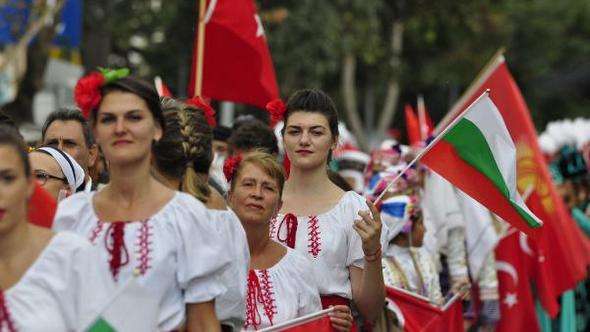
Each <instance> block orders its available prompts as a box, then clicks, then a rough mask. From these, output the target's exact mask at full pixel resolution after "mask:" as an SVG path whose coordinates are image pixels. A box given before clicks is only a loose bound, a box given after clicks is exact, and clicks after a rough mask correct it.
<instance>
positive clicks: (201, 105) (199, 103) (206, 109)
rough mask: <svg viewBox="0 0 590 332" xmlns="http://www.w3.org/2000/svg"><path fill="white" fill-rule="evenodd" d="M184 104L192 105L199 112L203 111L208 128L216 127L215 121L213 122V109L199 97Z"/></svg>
mask: <svg viewBox="0 0 590 332" xmlns="http://www.w3.org/2000/svg"><path fill="white" fill-rule="evenodd" d="M186 103H187V104H189V105H193V106H195V107H197V108H198V109H200V110H201V111H203V113H204V114H205V118H206V119H207V123H208V124H209V126H211V127H215V126H217V121H215V110H214V109H213V107H211V105H209V104H207V103H206V102H205V101H204V100H203V99H202V98H201V97H194V98H190V99H187V100H186Z"/></svg>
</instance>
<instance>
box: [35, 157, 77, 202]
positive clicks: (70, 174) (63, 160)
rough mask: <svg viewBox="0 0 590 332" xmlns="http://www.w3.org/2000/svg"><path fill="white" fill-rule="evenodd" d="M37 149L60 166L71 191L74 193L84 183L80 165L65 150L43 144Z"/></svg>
mask: <svg viewBox="0 0 590 332" xmlns="http://www.w3.org/2000/svg"><path fill="white" fill-rule="evenodd" d="M37 151H43V152H45V153H47V154H49V155H50V156H52V157H53V159H55V161H56V162H57V164H58V165H59V167H60V168H61V171H62V172H63V173H64V176H65V177H66V180H67V181H68V185H69V186H70V189H71V190H72V193H75V192H76V190H77V189H78V188H79V187H80V186H81V185H82V184H83V183H84V178H85V177H86V174H85V173H84V170H83V169H82V166H80V164H78V163H77V162H76V160H75V159H74V158H72V156H70V155H69V154H67V153H66V152H63V151H61V150H59V149H56V148H54V147H50V146H44V147H42V148H39V149H37Z"/></svg>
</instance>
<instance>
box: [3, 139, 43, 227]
mask: <svg viewBox="0 0 590 332" xmlns="http://www.w3.org/2000/svg"><path fill="white" fill-rule="evenodd" d="M34 185H35V182H34V180H33V177H27V174H25V168H24V165H23V163H22V160H21V158H20V157H19V155H18V152H17V151H16V149H15V148H13V147H12V146H9V145H0V234H5V233H7V232H9V231H10V230H11V229H13V228H14V227H15V226H16V225H17V224H18V223H19V222H23V221H24V220H25V219H26V217H27V201H28V199H29V198H30V197H31V195H32V193H33V189H34Z"/></svg>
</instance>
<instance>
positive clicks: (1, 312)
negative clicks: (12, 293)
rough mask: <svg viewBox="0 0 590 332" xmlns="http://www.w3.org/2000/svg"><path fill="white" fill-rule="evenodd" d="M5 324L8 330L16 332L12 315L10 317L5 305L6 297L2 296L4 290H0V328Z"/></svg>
mask: <svg viewBox="0 0 590 332" xmlns="http://www.w3.org/2000/svg"><path fill="white" fill-rule="evenodd" d="M3 326H5V327H6V328H7V329H8V332H16V328H15V327H14V322H13V321H12V317H10V311H8V306H7V305H6V299H5V298H4V292H2V291H1V290H0V330H2V327H3Z"/></svg>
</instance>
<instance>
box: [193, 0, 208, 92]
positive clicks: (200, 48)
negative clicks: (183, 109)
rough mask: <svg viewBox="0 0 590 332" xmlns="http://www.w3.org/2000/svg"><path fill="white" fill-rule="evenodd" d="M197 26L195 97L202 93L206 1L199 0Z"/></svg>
mask: <svg viewBox="0 0 590 332" xmlns="http://www.w3.org/2000/svg"><path fill="white" fill-rule="evenodd" d="M199 1H200V2H199V25H198V28H197V29H198V31H197V68H196V75H195V95H194V96H193V97H200V96H201V92H202V91H203V55H204V54H205V10H206V5H207V1H206V0H199Z"/></svg>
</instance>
